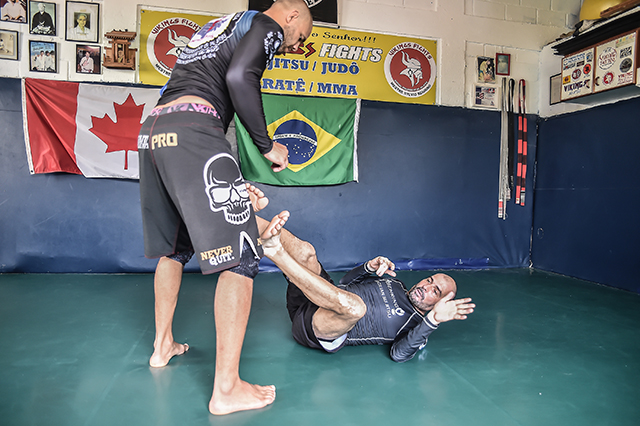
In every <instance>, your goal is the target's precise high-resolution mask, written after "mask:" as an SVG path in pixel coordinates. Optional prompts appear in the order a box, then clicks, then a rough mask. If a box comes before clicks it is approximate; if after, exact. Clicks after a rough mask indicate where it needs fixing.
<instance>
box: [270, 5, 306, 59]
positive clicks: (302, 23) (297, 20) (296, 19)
mask: <svg viewBox="0 0 640 426" xmlns="http://www.w3.org/2000/svg"><path fill="white" fill-rule="evenodd" d="M264 14H265V15H267V16H269V17H270V18H271V19H273V20H274V21H276V22H277V23H278V25H280V27H282V30H283V31H284V42H283V44H282V46H280V49H278V53H279V54H284V53H287V52H293V51H295V50H297V49H298V47H299V46H300V44H301V43H303V42H304V41H305V40H306V39H307V38H308V37H309V35H310V34H311V29H312V28H313V18H312V17H311V11H309V7H308V6H307V3H306V2H305V1H304V0H276V1H275V2H274V3H273V5H271V7H270V8H269V9H267V10H266V11H265V12H264Z"/></svg>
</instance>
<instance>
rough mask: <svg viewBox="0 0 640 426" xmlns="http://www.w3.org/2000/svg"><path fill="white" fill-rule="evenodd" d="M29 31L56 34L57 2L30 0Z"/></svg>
mask: <svg viewBox="0 0 640 426" xmlns="http://www.w3.org/2000/svg"><path fill="white" fill-rule="evenodd" d="M29 17H30V18H31V21H30V22H29V33H30V34H40V35H56V4H55V3H49V2H45V1H31V0H30V1H29Z"/></svg>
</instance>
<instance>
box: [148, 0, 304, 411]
mask: <svg viewBox="0 0 640 426" xmlns="http://www.w3.org/2000/svg"><path fill="white" fill-rule="evenodd" d="M312 26H313V21H312V18H311V13H310V12H309V9H308V7H307V4H306V3H305V2H304V0H276V1H275V2H274V4H273V6H271V8H269V9H268V10H267V11H265V12H264V13H258V12H255V11H247V12H239V13H235V14H232V15H229V16H225V17H222V18H219V19H215V20H213V21H211V22H209V23H207V24H206V25H205V26H204V27H202V29H201V30H200V31H199V32H198V33H196V34H195V35H194V36H193V38H192V39H191V41H190V42H189V43H188V45H187V46H186V47H185V48H184V50H183V52H182V54H181V55H180V57H179V58H178V60H177V62H176V65H175V67H174V69H173V72H172V74H171V79H170V80H169V82H168V83H167V85H166V86H165V88H164V89H163V92H162V96H161V98H160V100H159V101H158V106H157V107H156V108H155V109H154V110H153V111H152V113H151V114H150V116H149V117H148V118H147V120H146V121H145V123H144V124H143V126H142V128H141V130H140V135H139V137H138V151H139V155H140V157H139V158H140V198H141V204H142V219H143V227H144V240H145V255H146V256H147V257H150V258H157V257H160V258H161V259H160V260H159V262H158V266H157V268H156V274H155V297H156V304H155V315H156V337H155V342H154V352H153V354H152V355H151V358H150V360H149V364H150V365H151V366H152V367H163V366H165V365H167V363H168V362H169V360H170V359H171V358H172V357H173V356H176V355H181V354H183V353H185V352H186V351H187V350H188V349H189V347H188V345H186V344H181V343H177V342H176V341H175V340H174V338H173V332H172V322H173V314H174V311H175V307H176V303H177V299H178V292H179V289H180V283H181V278H182V271H183V268H184V265H185V264H186V263H187V262H188V261H189V259H190V258H191V256H192V255H193V254H194V253H195V255H196V257H197V259H198V262H199V266H200V269H201V270H202V273H203V274H211V273H214V272H220V276H219V278H218V283H217V286H216V293H215V302H214V314H215V324H216V371H215V379H214V383H213V394H212V396H211V400H210V402H209V411H210V412H211V413H212V414H228V413H232V412H235V411H241V410H250V409H257V408H262V407H264V406H266V405H268V404H271V403H272V402H273V401H274V399H275V387H274V386H259V385H254V384H249V383H247V382H245V381H243V380H241V379H240V376H239V372H238V367H239V362H240V353H241V350H242V343H243V340H244V334H245V331H246V326H247V322H248V319H249V310H250V307H251V297H252V291H253V278H254V277H255V275H256V274H257V273H258V262H259V258H260V256H262V247H261V246H260V243H259V240H258V236H259V235H258V228H257V225H256V219H255V216H254V213H253V210H252V208H251V202H250V200H249V194H248V193H247V189H246V187H245V183H244V179H243V177H242V175H241V173H240V169H239V167H238V164H237V163H236V160H235V159H234V158H233V156H232V155H231V146H230V144H229V142H228V141H227V140H226V139H225V133H226V131H227V128H228V126H229V123H230V121H231V119H232V117H233V114H234V112H235V113H236V114H237V115H238V117H239V118H240V121H241V122H242V123H243V125H244V126H245V127H246V128H247V130H248V131H249V134H250V135H251V137H252V139H253V142H254V143H255V144H256V146H257V147H258V149H259V150H260V152H261V153H262V154H263V155H264V157H265V158H266V159H268V160H269V161H271V162H272V163H273V166H272V168H273V170H274V171H276V172H278V171H281V170H283V169H284V168H286V167H287V165H288V151H287V148H286V147H285V146H284V145H281V144H279V143H276V142H273V141H272V140H271V139H270V138H269V135H268V133H267V126H266V122H265V118H264V111H263V109H262V100H261V95H260V78H261V77H262V74H263V72H264V70H265V69H266V67H267V65H268V64H269V62H270V61H271V60H272V59H273V56H274V55H276V54H285V53H287V52H291V51H295V50H297V48H298V46H299V45H300V43H302V42H303V41H304V40H305V39H306V38H307V37H309V35H310V33H311V29H312Z"/></svg>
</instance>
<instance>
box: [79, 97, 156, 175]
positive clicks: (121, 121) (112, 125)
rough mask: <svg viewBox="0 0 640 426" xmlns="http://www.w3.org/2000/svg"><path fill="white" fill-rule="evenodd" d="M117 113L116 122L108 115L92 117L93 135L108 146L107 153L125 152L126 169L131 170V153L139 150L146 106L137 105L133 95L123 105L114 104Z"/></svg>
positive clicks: (91, 130) (91, 129)
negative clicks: (141, 119)
mask: <svg viewBox="0 0 640 426" xmlns="http://www.w3.org/2000/svg"><path fill="white" fill-rule="evenodd" d="M113 108H114V109H115V111H116V121H113V120H111V117H109V116H108V115H107V114H105V115H104V116H103V117H102V118H97V117H91V125H92V127H91V128H90V129H89V131H90V132H91V133H93V134H94V135H96V136H97V137H98V138H100V140H101V141H102V142H104V143H105V144H107V149H106V150H105V153H107V152H116V151H124V169H125V170H128V169H129V162H128V158H129V155H128V154H129V153H128V152H127V151H137V150H138V133H139V132H140V126H142V124H140V118H141V117H142V112H143V111H144V104H141V105H136V103H135V101H134V100H133V97H132V96H131V93H129V96H128V97H127V100H126V101H124V103H122V104H117V103H115V102H114V103H113Z"/></svg>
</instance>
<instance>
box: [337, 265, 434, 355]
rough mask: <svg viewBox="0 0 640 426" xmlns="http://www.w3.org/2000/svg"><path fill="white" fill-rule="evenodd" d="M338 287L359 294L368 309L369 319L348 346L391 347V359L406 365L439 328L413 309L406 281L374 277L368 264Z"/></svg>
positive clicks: (352, 333) (355, 330)
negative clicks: (387, 345) (388, 345)
mask: <svg viewBox="0 0 640 426" xmlns="http://www.w3.org/2000/svg"><path fill="white" fill-rule="evenodd" d="M338 287H340V288H343V289H344V290H346V291H349V292H352V293H355V294H357V295H358V296H360V297H361V298H362V300H363V301H364V303H365V304H366V305H367V313H366V314H365V316H364V317H363V318H362V319H361V320H360V321H358V322H357V323H356V325H355V327H353V328H352V329H351V331H349V333H348V334H347V340H346V344H347V345H350V346H355V345H373V344H378V345H382V344H391V351H390V355H391V358H392V359H393V360H394V361H397V362H404V361H408V360H410V359H411V358H413V357H414V355H415V354H416V352H418V351H419V350H420V349H422V348H423V347H424V346H425V345H426V344H427V339H428V338H429V335H430V334H431V333H432V332H433V331H434V330H436V329H437V328H438V326H437V325H434V324H432V323H431V322H430V321H429V320H428V319H427V318H426V317H425V316H423V315H422V314H421V313H420V312H418V311H417V310H416V308H414V307H413V305H412V304H411V302H410V301H409V297H408V296H407V289H406V288H405V286H404V284H403V283H402V281H400V280H397V279H394V278H382V277H378V276H375V275H371V274H369V273H368V272H366V270H365V268H364V264H362V265H360V266H358V267H356V268H354V269H353V270H351V271H350V272H348V273H347V274H346V275H345V276H344V277H342V279H341V280H340V285H339V286H338Z"/></svg>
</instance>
